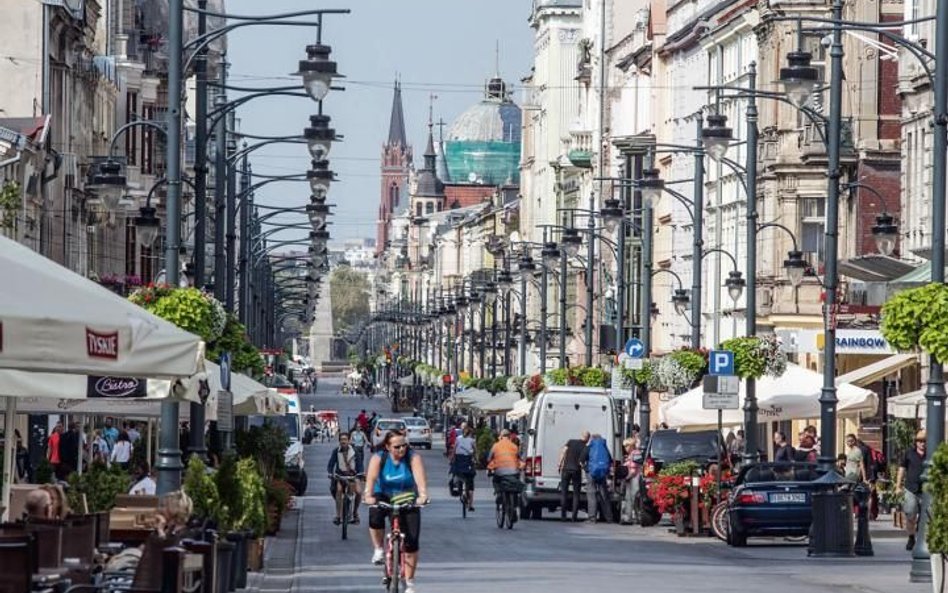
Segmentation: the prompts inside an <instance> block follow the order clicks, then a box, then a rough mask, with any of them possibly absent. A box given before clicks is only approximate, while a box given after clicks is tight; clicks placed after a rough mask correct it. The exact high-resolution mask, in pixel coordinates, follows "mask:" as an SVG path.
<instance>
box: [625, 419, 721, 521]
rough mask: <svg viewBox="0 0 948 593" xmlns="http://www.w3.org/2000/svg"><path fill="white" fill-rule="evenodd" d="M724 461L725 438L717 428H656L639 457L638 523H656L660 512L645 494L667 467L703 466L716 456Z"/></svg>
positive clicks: (659, 518)
mask: <svg viewBox="0 0 948 593" xmlns="http://www.w3.org/2000/svg"><path fill="white" fill-rule="evenodd" d="M719 454H720V455H721V458H722V459H723V460H724V462H725V464H726V463H728V461H727V453H726V449H725V447H724V439H722V438H721V435H720V434H718V432H717V431H716V430H700V431H696V432H682V431H679V430H676V429H668V430H656V431H655V432H653V433H652V435H651V437H650V438H649V440H648V443H647V445H646V447H645V453H644V454H643V456H642V459H640V460H639V461H640V463H641V466H642V471H641V472H640V473H639V480H640V481H641V482H640V484H639V486H640V487H639V495H638V496H639V498H638V501H637V505H638V511H639V513H638V514H639V524H640V525H642V527H649V526H651V525H655V524H656V523H658V522H659V521H660V520H661V518H662V514H661V513H660V512H659V510H658V508H657V507H656V506H655V503H654V502H653V501H652V499H651V497H649V495H648V486H649V484H651V483H652V482H653V481H654V480H655V478H656V477H657V476H658V472H659V471H661V469H662V468H663V467H664V466H666V465H670V464H673V463H678V462H681V461H695V462H697V463H698V464H699V466H701V468H702V469H707V468H708V466H710V465H711V464H713V463H717V462H718V455H719Z"/></svg>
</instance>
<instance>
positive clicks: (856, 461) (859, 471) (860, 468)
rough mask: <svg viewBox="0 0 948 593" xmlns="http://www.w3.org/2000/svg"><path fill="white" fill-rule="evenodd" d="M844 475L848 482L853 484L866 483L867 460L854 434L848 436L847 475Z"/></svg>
mask: <svg viewBox="0 0 948 593" xmlns="http://www.w3.org/2000/svg"><path fill="white" fill-rule="evenodd" d="M844 475H845V477H846V479H847V480H850V481H853V482H865V481H866V460H865V458H864V457H863V454H862V449H860V448H859V443H858V439H856V435H854V434H847V435H846V473H845V474H844Z"/></svg>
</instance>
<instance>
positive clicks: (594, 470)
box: [586, 438, 612, 480]
mask: <svg viewBox="0 0 948 593" xmlns="http://www.w3.org/2000/svg"><path fill="white" fill-rule="evenodd" d="M611 465H612V456H611V455H609V448H608V447H606V441H605V439H601V438H600V439H595V440H593V441H590V443H589V458H588V460H587V462H586V471H588V472H589V477H590V478H592V479H594V480H603V479H605V478H606V476H608V475H609V467H610V466H611Z"/></svg>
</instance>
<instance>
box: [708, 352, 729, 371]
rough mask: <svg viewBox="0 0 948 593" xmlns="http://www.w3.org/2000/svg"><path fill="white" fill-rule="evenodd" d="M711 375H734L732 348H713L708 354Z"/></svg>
mask: <svg viewBox="0 0 948 593" xmlns="http://www.w3.org/2000/svg"><path fill="white" fill-rule="evenodd" d="M708 374H709V375H733V374H734V353H733V352H731V351H730V350H712V351H711V352H710V353H709V354H708Z"/></svg>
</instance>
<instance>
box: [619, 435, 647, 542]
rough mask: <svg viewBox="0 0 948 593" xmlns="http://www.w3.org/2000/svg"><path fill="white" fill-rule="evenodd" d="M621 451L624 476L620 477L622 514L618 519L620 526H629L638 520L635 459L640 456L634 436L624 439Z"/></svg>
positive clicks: (637, 467)
mask: <svg viewBox="0 0 948 593" xmlns="http://www.w3.org/2000/svg"><path fill="white" fill-rule="evenodd" d="M622 449H623V451H624V453H625V459H624V460H623V461H622V467H624V468H625V470H624V472H623V473H625V476H623V477H622V512H621V513H620V516H619V519H620V522H621V523H622V524H624V525H631V524H633V523H635V522H636V521H637V520H638V513H637V512H636V509H635V499H636V498H637V497H638V495H639V464H638V462H637V461H636V459H637V458H638V457H639V456H640V455H641V454H642V451H641V449H639V439H638V438H636V437H634V436H633V437H629V438H627V439H625V440H624V441H622Z"/></svg>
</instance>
